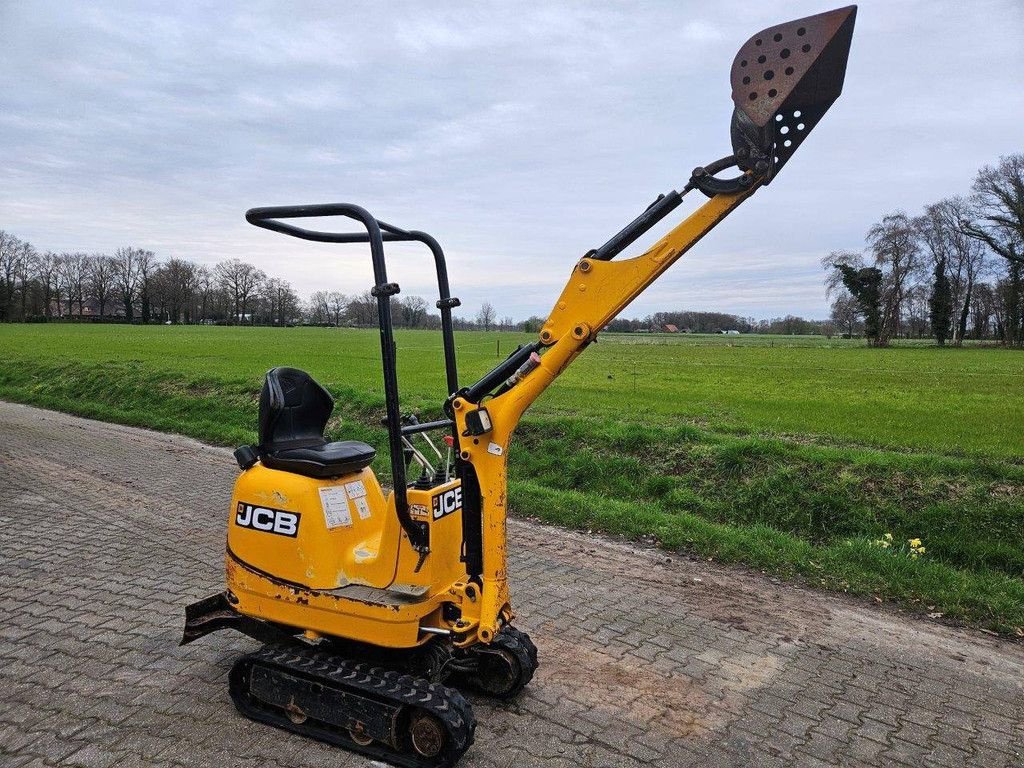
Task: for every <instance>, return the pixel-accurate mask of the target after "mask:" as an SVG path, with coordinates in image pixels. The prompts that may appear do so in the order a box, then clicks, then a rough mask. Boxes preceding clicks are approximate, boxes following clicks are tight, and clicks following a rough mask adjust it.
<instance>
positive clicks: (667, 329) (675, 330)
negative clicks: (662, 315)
mask: <svg viewBox="0 0 1024 768" xmlns="http://www.w3.org/2000/svg"><path fill="white" fill-rule="evenodd" d="M661 328H662V330H663V331H665V333H679V327H678V326H675V325H673V324H672V323H665V325H663V326H662V327H661Z"/></svg>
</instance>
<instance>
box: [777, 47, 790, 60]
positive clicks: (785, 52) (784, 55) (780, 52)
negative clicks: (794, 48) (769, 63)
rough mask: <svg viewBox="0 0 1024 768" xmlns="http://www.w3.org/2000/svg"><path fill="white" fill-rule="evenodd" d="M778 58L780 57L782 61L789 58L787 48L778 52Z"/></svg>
mask: <svg viewBox="0 0 1024 768" xmlns="http://www.w3.org/2000/svg"><path fill="white" fill-rule="evenodd" d="M779 56H781V57H782V58H784V59H788V58H789V48H783V49H782V50H781V51H779Z"/></svg>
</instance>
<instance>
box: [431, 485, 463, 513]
mask: <svg viewBox="0 0 1024 768" xmlns="http://www.w3.org/2000/svg"><path fill="white" fill-rule="evenodd" d="M432 502H433V506H434V519H435V520H440V519H441V518H442V517H444V516H445V515H450V514H451V513H452V512H457V511H459V510H460V509H462V486H459V487H458V488H452V489H451V490H450V491H445V492H444V493H439V494H437V496H435V497H434V498H433V499H432Z"/></svg>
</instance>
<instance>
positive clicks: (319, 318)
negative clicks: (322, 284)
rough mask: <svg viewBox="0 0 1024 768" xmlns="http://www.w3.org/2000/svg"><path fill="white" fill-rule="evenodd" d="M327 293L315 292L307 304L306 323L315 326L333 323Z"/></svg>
mask: <svg viewBox="0 0 1024 768" xmlns="http://www.w3.org/2000/svg"><path fill="white" fill-rule="evenodd" d="M328 296H330V294H329V293H328V292H327V291H314V292H313V293H312V294H310V297H309V301H308V302H307V304H306V321H307V322H309V323H312V324H313V325H326V324H327V323H329V322H330V321H331V310H330V308H329V307H328V300H329V299H328Z"/></svg>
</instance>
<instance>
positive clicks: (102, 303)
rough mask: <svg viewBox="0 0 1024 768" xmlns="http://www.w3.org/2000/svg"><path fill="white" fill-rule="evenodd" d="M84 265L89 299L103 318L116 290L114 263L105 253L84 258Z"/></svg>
mask: <svg viewBox="0 0 1024 768" xmlns="http://www.w3.org/2000/svg"><path fill="white" fill-rule="evenodd" d="M85 265H86V284H87V286H88V289H89V297H90V298H91V299H93V300H94V301H95V302H96V308H97V310H98V311H99V316H100V317H103V315H104V313H105V311H106V308H107V303H108V302H109V301H110V298H111V295H112V294H113V293H114V291H115V290H116V270H117V268H116V261H115V260H114V259H113V258H112V257H110V256H107V255H106V254H105V253H94V254H93V255H92V256H89V257H87V258H86V262H85Z"/></svg>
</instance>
